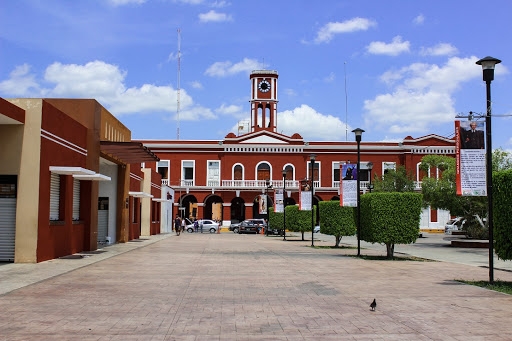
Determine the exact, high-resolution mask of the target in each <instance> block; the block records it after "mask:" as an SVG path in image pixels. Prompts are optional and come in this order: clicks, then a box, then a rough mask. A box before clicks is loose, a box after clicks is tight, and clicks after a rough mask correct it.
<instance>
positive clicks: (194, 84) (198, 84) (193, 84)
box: [189, 81, 203, 89]
mask: <svg viewBox="0 0 512 341" xmlns="http://www.w3.org/2000/svg"><path fill="white" fill-rule="evenodd" d="M189 84H190V86H191V87H192V88H193V89H202V88H203V84H201V82H198V81H193V82H189Z"/></svg>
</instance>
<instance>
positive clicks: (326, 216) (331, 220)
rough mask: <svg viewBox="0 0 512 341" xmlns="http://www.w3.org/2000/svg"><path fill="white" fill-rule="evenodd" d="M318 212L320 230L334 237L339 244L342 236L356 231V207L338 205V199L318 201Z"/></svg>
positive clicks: (350, 234)
mask: <svg viewBox="0 0 512 341" xmlns="http://www.w3.org/2000/svg"><path fill="white" fill-rule="evenodd" d="M318 209H319V210H320V211H319V214H320V232H321V233H323V234H329V235H331V236H335V237H336V245H335V246H339V243H340V240H341V238H342V237H343V236H353V235H354V234H356V232H357V227H356V216H355V214H356V208H355V207H347V206H340V202H339V200H338V201H320V202H319V203H318Z"/></svg>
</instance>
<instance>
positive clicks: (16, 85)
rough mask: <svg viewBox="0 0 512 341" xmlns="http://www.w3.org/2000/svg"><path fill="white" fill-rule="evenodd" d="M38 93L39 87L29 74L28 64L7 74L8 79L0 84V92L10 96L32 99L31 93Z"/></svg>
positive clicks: (33, 77)
mask: <svg viewBox="0 0 512 341" xmlns="http://www.w3.org/2000/svg"><path fill="white" fill-rule="evenodd" d="M39 91H40V90H39V85H38V84H37V81H36V80H35V76H34V75H33V74H30V65H28V64H23V65H20V66H17V67H16V68H15V69H14V70H13V71H12V72H11V73H10V74H9V79H7V80H5V81H2V82H0V92H1V93H5V94H9V95H12V96H26V97H32V95H31V93H33V92H35V93H37V92H39Z"/></svg>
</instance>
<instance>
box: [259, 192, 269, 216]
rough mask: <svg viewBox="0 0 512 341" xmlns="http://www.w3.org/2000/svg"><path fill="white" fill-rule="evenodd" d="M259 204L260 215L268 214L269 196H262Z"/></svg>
mask: <svg viewBox="0 0 512 341" xmlns="http://www.w3.org/2000/svg"><path fill="white" fill-rule="evenodd" d="M258 203H259V205H258V206H259V214H267V195H266V194H260V200H259V201H258Z"/></svg>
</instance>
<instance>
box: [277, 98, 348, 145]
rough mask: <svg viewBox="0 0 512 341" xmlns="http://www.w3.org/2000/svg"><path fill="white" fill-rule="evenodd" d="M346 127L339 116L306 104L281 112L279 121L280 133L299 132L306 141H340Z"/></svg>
mask: <svg viewBox="0 0 512 341" xmlns="http://www.w3.org/2000/svg"><path fill="white" fill-rule="evenodd" d="M345 129H346V128H345V122H342V121H341V120H340V119H339V118H337V117H334V116H332V115H324V114H321V113H319V112H317V111H316V110H315V109H313V108H311V107H310V106H308V105H305V104H302V105H301V106H300V107H298V108H295V109H293V110H286V111H282V112H280V113H279V117H278V121H277V130H278V132H279V133H282V134H285V135H289V136H291V135H293V134H294V133H299V134H300V135H301V136H302V137H303V138H304V140H305V141H308V140H309V141H311V140H324V141H325V140H330V141H339V140H340V137H341V136H342V135H345ZM350 130H351V129H350Z"/></svg>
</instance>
